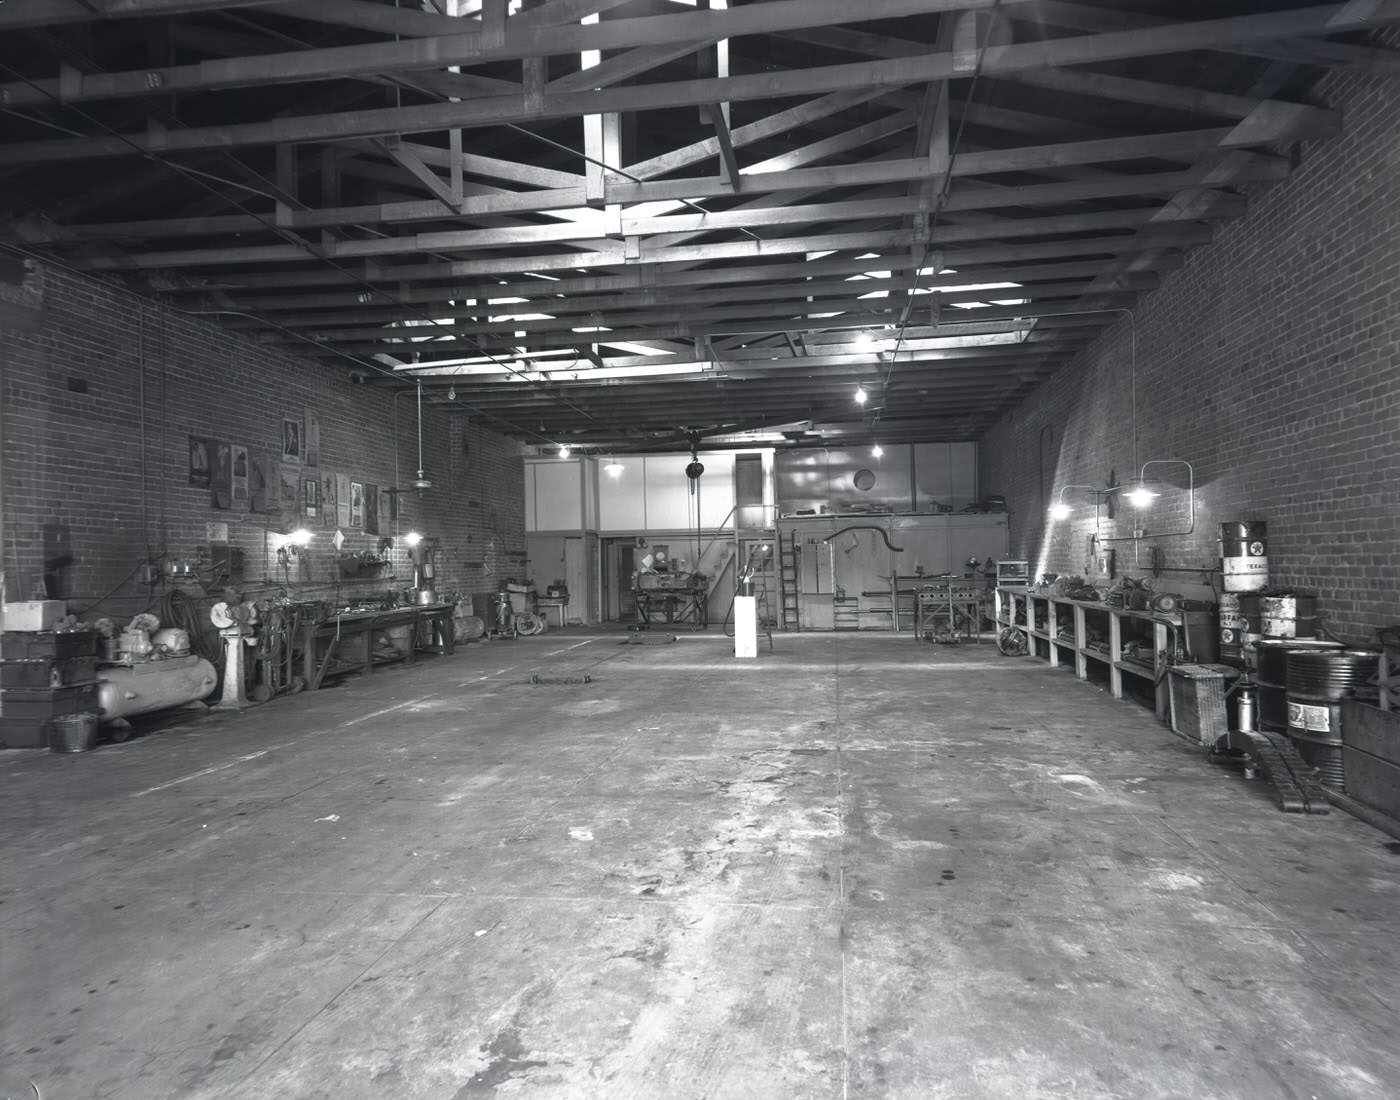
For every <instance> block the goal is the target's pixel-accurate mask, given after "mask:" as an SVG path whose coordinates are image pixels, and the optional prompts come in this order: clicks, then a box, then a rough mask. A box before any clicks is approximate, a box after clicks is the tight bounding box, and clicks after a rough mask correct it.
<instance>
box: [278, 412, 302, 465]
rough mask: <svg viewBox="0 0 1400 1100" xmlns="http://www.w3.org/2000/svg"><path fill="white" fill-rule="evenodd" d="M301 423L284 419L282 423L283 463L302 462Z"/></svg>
mask: <svg viewBox="0 0 1400 1100" xmlns="http://www.w3.org/2000/svg"><path fill="white" fill-rule="evenodd" d="M301 457H302V447H301V421H300V420H290V419H284V420H283V421H282V461H283V462H298V463H299V462H301Z"/></svg>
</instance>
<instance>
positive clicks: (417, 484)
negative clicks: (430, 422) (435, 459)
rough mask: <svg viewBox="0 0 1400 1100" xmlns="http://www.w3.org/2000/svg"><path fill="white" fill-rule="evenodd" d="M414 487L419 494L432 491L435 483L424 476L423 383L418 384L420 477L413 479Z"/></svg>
mask: <svg viewBox="0 0 1400 1100" xmlns="http://www.w3.org/2000/svg"><path fill="white" fill-rule="evenodd" d="M413 487H414V488H415V489H417V490H418V491H419V492H422V491H423V490H424V489H431V488H432V487H433V483H432V482H431V481H429V480H428V478H427V477H425V476H424V474H423V383H422V382H419V383H418V476H417V477H416V478H414V479H413Z"/></svg>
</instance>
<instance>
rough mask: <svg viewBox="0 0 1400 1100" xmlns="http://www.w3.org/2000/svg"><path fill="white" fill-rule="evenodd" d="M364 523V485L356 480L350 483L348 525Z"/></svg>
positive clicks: (357, 525)
mask: <svg viewBox="0 0 1400 1100" xmlns="http://www.w3.org/2000/svg"><path fill="white" fill-rule="evenodd" d="M364 525H365V487H364V486H363V485H361V484H360V483H359V482H358V481H352V482H351V483H350V526H351V527H363V526H364Z"/></svg>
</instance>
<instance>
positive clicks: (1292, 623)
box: [1259, 596, 1317, 638]
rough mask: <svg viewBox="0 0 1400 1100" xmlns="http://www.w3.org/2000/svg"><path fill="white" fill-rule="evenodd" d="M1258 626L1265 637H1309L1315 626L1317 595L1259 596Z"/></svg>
mask: <svg viewBox="0 0 1400 1100" xmlns="http://www.w3.org/2000/svg"><path fill="white" fill-rule="evenodd" d="M1259 626H1260V633H1262V634H1263V636H1264V637H1265V638H1310V637H1312V635H1313V632H1314V630H1316V628H1317V597H1316V596H1260V597H1259Z"/></svg>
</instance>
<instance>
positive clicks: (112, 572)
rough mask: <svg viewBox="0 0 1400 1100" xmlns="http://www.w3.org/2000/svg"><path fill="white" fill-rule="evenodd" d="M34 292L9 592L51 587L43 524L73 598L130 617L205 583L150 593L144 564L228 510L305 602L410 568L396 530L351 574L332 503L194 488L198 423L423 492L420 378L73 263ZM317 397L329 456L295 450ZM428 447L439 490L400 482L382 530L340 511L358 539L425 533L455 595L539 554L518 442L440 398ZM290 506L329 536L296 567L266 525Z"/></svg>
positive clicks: (249, 443)
mask: <svg viewBox="0 0 1400 1100" xmlns="http://www.w3.org/2000/svg"><path fill="white" fill-rule="evenodd" d="M25 291H26V293H27V296H28V299H29V301H30V303H31V304H32V303H34V302H41V304H42V311H43V314H42V315H43V324H42V327H40V328H39V330H38V331H34V332H24V331H15V330H0V416H3V420H2V421H0V424H2V425H3V447H4V450H3V466H0V472H2V473H3V482H2V483H0V488H2V489H3V504H4V524H3V568H4V571H5V574H6V591H7V594H8V598H10V599H23V598H29V597H30V596H32V595H34V594H36V591H37V588H38V586H39V585H40V584H41V583H42V576H43V573H44V568H45V565H44V562H45V545H46V544H45V532H46V529H47V532H48V538H49V541H48V546H49V554H50V555H52V554H53V548H54V547H55V546H60V547H61V546H63V542H62V539H63V538H66V540H67V545H66V549H67V551H68V554H69V558H70V564H68V565H67V566H65V567H64V568H62V569H61V570H60V571H59V572H58V574H57V577H56V581H57V583H58V584H59V585H60V586H61V589H60V592H59V593H58V594H61V595H62V596H64V597H66V598H68V600H69V603H70V609H72V610H74V611H76V612H81V613H84V614H85V615H86V616H87V617H89V618H95V617H98V616H108V617H112V618H116V619H124V618H126V617H129V616H130V615H132V614H134V613H136V612H138V611H141V610H143V609H145V608H146V607H147V606H148V605H150V604H153V603H155V602H157V601H158V600H159V599H160V597H161V596H162V595H164V594H165V593H166V592H168V591H170V590H171V587H172V586H173V587H178V588H180V589H181V590H183V591H185V592H186V593H188V594H190V595H192V596H199V595H201V594H202V589H203V588H205V587H208V586H209V580H210V574H209V573H208V572H207V570H206V571H204V572H200V573H196V574H195V575H194V576H195V577H196V578H198V579H199V581H202V582H203V583H202V584H201V583H198V582H197V581H196V580H194V579H192V580H190V581H188V582H186V581H182V580H178V579H177V580H174V581H171V580H169V579H167V580H165V581H163V582H162V584H161V585H160V586H159V587H157V588H155V589H154V590H153V589H151V588H148V587H146V586H144V585H143V584H142V583H141V576H140V573H141V566H142V565H143V564H145V563H148V562H151V563H156V564H158V565H164V564H166V563H168V562H170V561H185V562H189V563H191V564H192V565H195V566H199V565H200V561H201V559H200V556H199V555H200V550H199V549H198V548H202V547H205V546H207V545H208V541H209V540H208V538H207V534H206V524H209V523H225V524H227V525H228V529H229V542H230V544H231V545H232V546H234V547H235V548H237V549H240V550H242V551H243V553H244V561H245V583H244V585H243V586H242V588H243V591H244V593H245V594H246V595H247V596H248V597H249V598H254V599H256V598H259V597H261V596H262V595H264V594H267V593H269V592H273V591H276V590H277V589H278V588H283V587H285V588H286V589H287V590H288V591H289V592H290V593H291V594H292V595H294V596H296V597H298V598H305V599H316V600H330V601H334V602H336V603H344V602H350V601H352V600H353V599H354V597H355V596H356V594H358V593H361V592H371V593H382V592H384V591H387V590H389V589H391V588H398V589H402V588H405V587H408V586H409V585H410V584H412V581H413V574H412V568H411V563H410V562H409V560H408V558H407V555H406V553H405V551H404V550H403V549H402V548H401V547H400V546H399V545H397V544H396V545H395V546H394V548H393V549H392V550H391V551H390V557H391V559H392V563H393V564H392V572H391V573H390V572H383V573H376V574H375V575H374V577H373V579H370V580H363V581H361V580H356V581H347V580H344V579H343V578H342V576H341V569H340V566H339V561H338V554H337V551H336V549H335V547H334V545H333V542H332V536H333V535H334V534H335V531H336V530H337V524H336V523H335V519H336V517H335V516H334V515H327V514H326V512H325V510H324V509H323V510H322V512H321V514H319V515H317V516H315V517H307V516H305V515H304V514H303V512H302V509H301V508H300V506H299V502H298V503H297V504H294V505H290V506H288V507H285V508H283V509H281V510H279V511H275V512H271V513H255V512H251V511H250V510H249V507H248V505H247V504H244V503H239V502H232V503H233V506H232V507H231V508H229V509H227V510H225V509H221V508H219V507H216V506H215V505H214V503H213V498H212V494H211V491H210V489H207V488H198V487H196V486H193V485H191V484H190V478H189V450H190V444H189V439H190V436H192V435H194V436H202V437H212V438H213V439H216V440H220V441H224V442H227V443H236V444H239V445H242V446H246V447H248V448H250V452H251V456H252V457H253V458H254V459H257V458H259V457H262V458H263V459H265V460H266V461H267V462H268V465H269V466H270V467H271V468H272V469H274V470H276V469H278V468H279V467H280V468H283V469H286V470H287V471H289V472H290V473H291V474H294V475H295V477H296V480H297V481H298V482H300V481H301V480H302V479H304V478H317V479H318V480H319V479H321V477H322V475H324V474H326V473H332V474H343V475H346V476H347V477H348V479H350V480H353V481H355V482H358V483H360V484H361V485H371V484H372V485H376V486H381V487H385V488H387V487H391V486H394V485H395V484H396V483H397V484H398V485H399V486H402V487H405V488H406V489H407V487H408V486H409V485H410V484H411V482H412V480H413V478H414V477H415V476H416V472H417V469H418V464H419V463H418V420H417V412H416V403H415V401H414V395H413V391H411V390H407V391H401V393H400V396H399V397H398V398H397V399H396V398H395V397H393V396H392V391H390V390H388V389H384V388H380V387H378V386H376V385H373V384H372V383H371V384H365V385H356V384H355V383H354V382H353V381H352V380H351V378H350V376H349V372H348V371H347V370H342V369H339V368H337V367H334V366H324V365H321V364H318V363H312V362H306V361H298V360H295V359H293V358H289V357H287V356H285V355H283V354H280V353H278V352H274V351H271V350H270V349H268V348H265V347H262V346H260V345H259V344H258V343H256V342H255V341H254V340H251V339H248V338H246V337H244V336H241V335H235V334H230V333H229V332H227V331H223V330H220V329H219V328H218V327H217V323H216V322H215V321H214V320H213V319H211V318H207V317H195V316H188V315H184V314H181V313H179V312H177V311H176V310H174V309H173V308H172V307H171V306H169V305H165V304H161V303H157V302H154V301H151V300H147V299H143V298H140V297H137V296H135V295H132V294H130V293H128V292H126V291H124V290H121V289H118V288H116V287H114V286H112V285H109V284H106V283H103V282H99V281H96V280H92V279H88V278H85V277H82V276H78V275H74V274H72V273H70V272H67V271H65V270H63V269H60V268H55V267H51V266H47V265H44V266H39V267H33V268H32V269H31V271H30V274H29V276H28V278H27V280H26V285H25ZM79 391H81V392H79ZM308 413H311V414H313V415H314V416H315V417H316V419H317V420H318V421H319V426H320V447H319V454H318V456H317V458H318V464H317V466H315V467H311V466H309V465H306V464H302V463H295V464H286V465H284V464H283V463H282V462H281V446H282V422H283V419H284V417H289V418H294V419H299V420H301V421H302V423H303V425H304V424H305V417H306V416H307V414H308ZM422 447H423V467H424V472H425V474H426V476H427V477H428V478H429V479H430V480H431V481H432V483H433V484H432V487H431V488H430V489H427V490H424V491H422V492H417V491H414V490H412V489H407V491H405V492H402V493H400V494H398V499H399V501H400V502H401V507H400V516H399V519H398V522H397V524H395V522H394V521H393V519H392V518H391V517H390V516H387V515H382V516H381V517H380V530H379V534H378V535H372V534H369V533H367V532H366V531H365V530H364V529H363V528H362V527H361V528H354V527H351V526H348V525H346V526H342V527H340V528H339V529H340V530H342V531H343V532H344V534H345V542H344V545H343V547H342V552H344V553H347V554H359V553H362V552H364V551H370V552H376V551H377V550H378V545H379V539H380V538H381V537H384V536H393V535H394V534H395V533H396V529H397V532H398V533H407V532H408V531H409V530H411V529H416V530H418V531H420V532H422V533H424V534H426V535H429V536H435V537H436V538H438V539H439V540H440V545H439V549H438V552H437V554H436V558H435V564H436V567H437V587H438V590H439V591H440V592H441V593H450V592H453V591H460V592H462V593H464V594H470V593H473V592H486V591H494V590H495V588H496V585H497V583H498V579H499V577H501V576H504V575H506V574H508V573H511V572H515V571H518V570H519V568H520V565H521V563H523V560H524V555H525V535H524V492H523V483H522V468H523V464H522V449H521V447H520V446H519V445H518V444H516V443H515V442H513V441H511V440H508V439H505V438H502V437H500V436H497V435H494V434H492V433H490V432H488V431H485V430H483V429H482V428H480V427H479V426H477V425H476V424H474V423H470V422H469V420H468V417H467V416H466V415H465V414H464V413H456V412H449V411H446V410H444V409H441V408H436V407H431V406H429V405H428V404H426V403H425V405H424V415H423V442H422ZM386 499H387V498H386ZM272 501H273V504H274V505H276V504H277V496H276V492H275V489H274V493H273V496H272ZM291 521H295V522H298V523H302V524H304V525H305V526H306V527H308V528H309V529H310V530H311V531H312V532H313V536H314V537H313V541H312V543H311V545H310V547H308V549H307V551H306V552H305V554H304V555H303V556H302V557H301V558H300V559H299V560H297V561H296V562H294V563H292V564H290V565H288V566H287V567H285V568H284V567H283V566H282V565H281V564H280V563H279V562H278V560H277V557H276V553H275V550H276V545H275V544H276V541H277V540H276V539H275V538H274V537H270V535H269V532H273V533H280V532H282V531H283V530H284V529H285V526H286V524H288V523H289V522H291ZM205 564H206V565H207V563H205Z"/></svg>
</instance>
